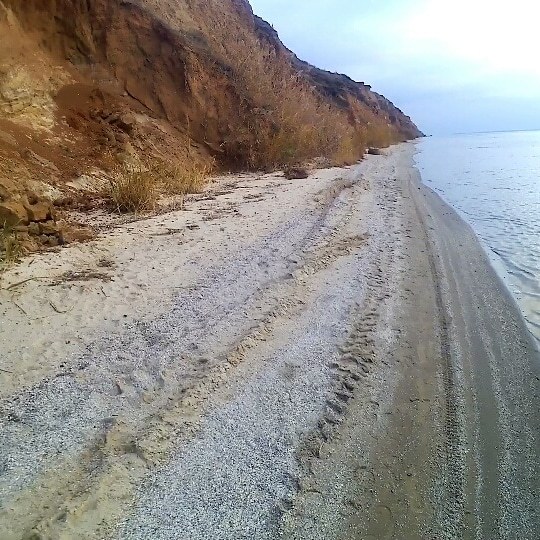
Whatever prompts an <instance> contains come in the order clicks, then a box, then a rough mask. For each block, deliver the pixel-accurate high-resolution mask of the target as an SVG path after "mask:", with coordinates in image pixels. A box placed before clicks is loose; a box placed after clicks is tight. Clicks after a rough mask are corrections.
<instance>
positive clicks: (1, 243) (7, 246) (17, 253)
mask: <svg viewBox="0 0 540 540" xmlns="http://www.w3.org/2000/svg"><path fill="white" fill-rule="evenodd" d="M22 254H23V248H22V245H21V243H20V240H19V237H18V236H17V231H15V230H14V229H13V228H12V227H10V226H9V225H7V224H6V223H4V224H3V226H2V227H1V228H0V271H3V270H5V269H6V268H8V267H9V266H11V265H12V264H13V263H15V262H17V260H18V259H19V258H20V257H21V255H22Z"/></svg>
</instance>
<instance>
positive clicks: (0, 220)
mask: <svg viewBox="0 0 540 540" xmlns="http://www.w3.org/2000/svg"><path fill="white" fill-rule="evenodd" d="M4 225H8V226H9V227H15V226H16V225H28V214H27V212H26V209H25V207H24V206H23V205H22V204H21V203H19V202H17V201H9V202H3V203H0V227H3V226H4Z"/></svg>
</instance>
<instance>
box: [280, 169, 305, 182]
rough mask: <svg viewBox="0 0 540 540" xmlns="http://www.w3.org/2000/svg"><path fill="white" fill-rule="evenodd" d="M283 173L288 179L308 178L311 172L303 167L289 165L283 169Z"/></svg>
mask: <svg viewBox="0 0 540 540" xmlns="http://www.w3.org/2000/svg"><path fill="white" fill-rule="evenodd" d="M283 175H284V176H285V178H287V180H293V179H298V178H307V177H308V176H309V173H308V172H307V170H306V169H304V168H303V167H288V168H287V169H285V170H284V171H283Z"/></svg>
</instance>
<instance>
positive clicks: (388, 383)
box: [0, 144, 540, 540]
mask: <svg viewBox="0 0 540 540" xmlns="http://www.w3.org/2000/svg"><path fill="white" fill-rule="evenodd" d="M413 153H414V146H413V145H411V144H405V145H400V146H397V147H394V148H393V149H392V150H391V151H390V152H389V155H388V156H370V157H369V158H368V159H366V161H365V162H363V163H362V164H360V165H358V166H355V167H351V168H348V169H330V170H325V171H317V172H316V173H315V174H313V175H312V176H311V177H310V178H309V179H308V180H295V181H288V180H285V179H284V178H280V177H278V176H275V175H265V176H260V177H258V176H254V175H243V176H237V177H228V178H222V179H218V180H216V182H215V183H214V184H213V185H212V187H211V189H210V190H209V192H208V193H206V194H205V196H204V197H201V198H199V200H196V201H192V202H190V203H189V204H188V207H187V210H186V211H182V212H176V213H171V214H167V215H164V216H158V217H155V218H152V219H148V220H142V221H137V222H133V223H130V224H124V225H121V226H118V227H116V228H113V229H112V230H111V231H109V232H107V233H104V234H103V236H102V237H101V238H100V239H98V240H96V241H94V242H92V243H90V244H85V245H81V246H77V247H72V248H69V249H65V250H62V251H60V252H58V253H54V254H46V255H41V256H37V257H34V258H32V259H29V260H26V261H25V262H24V263H23V264H21V265H20V266H18V267H17V268H15V269H13V270H12V271H10V272H9V273H8V274H6V275H5V276H3V278H2V282H1V283H2V287H3V288H2V290H1V291H0V310H1V327H0V410H1V417H0V423H1V426H0V428H1V431H0V538H1V539H2V540H4V539H5V540H11V539H13V540H15V539H16V540H20V539H34V540H36V539H42V540H46V539H47V540H49V539H50V540H53V539H54V540H56V539H101V538H107V539H109V538H117V539H131V538H133V539H152V540H160V539H180V538H181V539H193V540H196V539H213V540H214V539H215V540H218V539H224V540H225V539H228V540H229V539H230V540H233V539H234V540H237V539H243V538H246V539H247V538H249V539H261V540H262V539H277V538H290V539H314V538H324V539H336V540H337V539H346V538H357V539H368V538H372V539H379V538H396V539H409V538H411V539H416V538H425V539H432V538H433V539H435V538H436V539H441V538H448V539H454V538H456V539H457V538H483V539H486V540H487V539H496V538H504V539H513V538H520V539H531V540H532V539H533V538H536V532H537V531H538V530H539V517H538V514H537V513H536V512H537V509H536V506H537V505H536V504H535V501H538V478H539V477H540V474H539V472H540V471H539V470H538V469H539V459H538V451H539V448H540V441H539V433H540V426H539V419H540V414H539V411H538V395H539V393H538V386H539V378H538V375H539V365H540V364H539V361H538V351H537V350H536V349H535V348H534V344H533V342H532V340H531V339H530V336H529V335H528V334H527V331H526V330H525V329H524V325H523V322H522V320H521V318H520V316H519V314H518V312H517V309H516V308H515V305H514V304H513V301H512V299H511V298H510V296H509V295H508V294H507V292H506V291H505V289H504V288H503V286H502V285H501V284H500V281H499V280H498V279H497V278H496V276H495V274H494V272H493V271H492V269H491V267H490V266H489V263H488V260H487V258H486V257H485V256H484V255H483V253H482V251H481V249H480V247H479V245H478V242H477V240H476V238H475V237H474V235H473V233H472V232H471V231H470V229H469V228H468V227H467V226H466V225H465V224H464V223H463V222H462V221H461V220H460V219H459V218H458V217H457V216H456V214H455V213H454V212H453V211H451V210H450V209H449V208H448V207H447V206H446V205H444V203H442V201H441V200H440V199H438V197H437V196H436V195H434V194H433V193H432V192H431V191H429V190H428V189H427V188H425V187H423V186H421V185H420V184H419V182H418V177H417V173H416V172H415V170H414V168H413V167H412V155H413Z"/></svg>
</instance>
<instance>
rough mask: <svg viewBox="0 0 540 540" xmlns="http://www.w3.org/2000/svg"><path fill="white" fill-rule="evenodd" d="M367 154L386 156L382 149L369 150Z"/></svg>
mask: <svg viewBox="0 0 540 540" xmlns="http://www.w3.org/2000/svg"><path fill="white" fill-rule="evenodd" d="M367 153H368V154H370V155H372V156H382V155H383V154H384V153H383V151H382V150H381V149H380V148H368V152H367Z"/></svg>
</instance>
